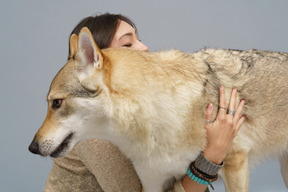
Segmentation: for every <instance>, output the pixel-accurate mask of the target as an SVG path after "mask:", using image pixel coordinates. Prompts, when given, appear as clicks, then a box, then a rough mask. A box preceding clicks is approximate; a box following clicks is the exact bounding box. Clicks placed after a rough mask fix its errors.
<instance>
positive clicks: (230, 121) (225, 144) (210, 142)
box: [203, 86, 245, 165]
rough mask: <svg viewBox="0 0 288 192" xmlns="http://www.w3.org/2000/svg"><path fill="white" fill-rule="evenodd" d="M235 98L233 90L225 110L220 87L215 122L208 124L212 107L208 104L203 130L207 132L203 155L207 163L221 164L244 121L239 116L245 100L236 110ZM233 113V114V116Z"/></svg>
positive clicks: (223, 97)
mask: <svg viewBox="0 0 288 192" xmlns="http://www.w3.org/2000/svg"><path fill="white" fill-rule="evenodd" d="M236 96H237V90H236V89H233V90H232V93H231V96H230V101H229V107H228V108H227V105H226V98H225V90H224V87H223V86H221V87H220V96H219V97H220V99H219V107H218V114H217V117H216V119H215V121H213V122H211V123H209V122H210V121H211V118H212V114H213V105H212V104H209V105H208V107H207V109H206V121H207V123H206V125H205V129H206V130H207V147H206V148H205V150H204V152H203V154H204V156H205V157H206V158H207V159H208V160H209V161H211V162H213V163H215V164H218V165H219V164H221V162H222V161H223V160H224V158H225V157H226V155H227V154H228V152H229V151H230V149H231V147H232V144H233V139H234V137H235V136H236V134H237V133H238V131H239V129H240V127H241V125H242V123H243V122H244V120H245V116H244V115H241V114H242V110H243V107H244V104H245V100H241V101H240V103H239V105H238V107H237V108H236ZM227 110H228V111H230V113H227ZM233 111H234V112H235V114H233V113H234V112H233Z"/></svg>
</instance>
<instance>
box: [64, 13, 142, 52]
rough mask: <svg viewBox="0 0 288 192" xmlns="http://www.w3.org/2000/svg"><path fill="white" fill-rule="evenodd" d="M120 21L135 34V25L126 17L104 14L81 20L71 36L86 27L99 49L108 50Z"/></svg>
mask: <svg viewBox="0 0 288 192" xmlns="http://www.w3.org/2000/svg"><path fill="white" fill-rule="evenodd" d="M120 20H122V21H125V22H126V23H128V24H129V25H131V26H132V27H133V28H134V29H135V30H136V33H137V28H136V25H135V24H134V22H133V21H132V20H131V19H129V18H128V17H125V16H123V15H121V14H110V13H105V14H101V15H96V16H89V17H86V18H84V19H82V20H81V21H80V22H79V23H78V24H77V25H76V27H75V28H74V29H73V31H72V32H71V35H72V34H76V35H79V32H80V30H81V29H82V28H83V27H87V28H88V29H89V30H90V31H91V33H92V35H93V37H94V40H95V42H96V43H97V45H98V46H99V48H100V49H104V48H108V46H109V45H110V43H111V41H112V39H113V37H114V35H115V32H116V30H117V28H118V25H119V21H120ZM71 35H70V36H71ZM69 55H70V50H69Z"/></svg>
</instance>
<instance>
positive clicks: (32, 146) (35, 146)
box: [29, 141, 40, 154]
mask: <svg viewBox="0 0 288 192" xmlns="http://www.w3.org/2000/svg"><path fill="white" fill-rule="evenodd" d="M29 151H30V152H31V153H34V154H39V153H40V151H39V144H38V142H34V141H32V143H31V144H30V146H29Z"/></svg>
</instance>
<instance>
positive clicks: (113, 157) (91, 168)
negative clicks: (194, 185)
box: [44, 139, 185, 192]
mask: <svg viewBox="0 0 288 192" xmlns="http://www.w3.org/2000/svg"><path fill="white" fill-rule="evenodd" d="M53 160H54V162H53V167H52V169H51V171H50V173H49V176H48V178H47V181H46V185H45V188H44V192H58V191H63V192H66V191H67V192H68V191H69V192H71V191H75V192H76V191H81V192H90V191H91V192H92V191H93V192H94V191H95V192H110V191H113V192H123V191H125V192H130V191H131V192H137V191H139V192H141V191H142V186H141V183H140V180H139V178H138V176H137V173H136V171H135V169H134V167H133V165H132V163H131V162H130V161H129V159H127V158H126V157H125V156H124V155H123V154H122V153H121V151H120V150H119V149H118V148H117V147H116V146H114V145H113V144H111V143H110V142H107V141H101V140H96V139H88V140H85V141H82V142H80V143H79V144H77V145H76V146H75V147H74V149H73V150H72V151H71V152H70V153H69V154H68V155H67V156H66V157H64V158H59V159H53ZM169 192H185V190H184V188H183V187H182V184H181V180H179V181H176V182H175V183H174V185H173V184H172V189H170V190H169Z"/></svg>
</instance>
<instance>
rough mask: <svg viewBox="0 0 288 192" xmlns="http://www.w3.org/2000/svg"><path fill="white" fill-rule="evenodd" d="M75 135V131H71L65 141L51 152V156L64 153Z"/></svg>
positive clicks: (55, 156) (58, 155)
mask: <svg viewBox="0 0 288 192" xmlns="http://www.w3.org/2000/svg"><path fill="white" fill-rule="evenodd" d="M72 137H73V133H70V134H69V135H68V136H67V137H66V138H65V139H64V140H63V142H62V143H61V144H60V145H59V146H58V147H57V149H56V150H55V151H54V152H53V153H51V155H50V156H51V157H54V158H57V157H60V156H61V155H62V153H64V152H65V150H66V149H67V148H68V147H69V143H70V141H71V139H72Z"/></svg>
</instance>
